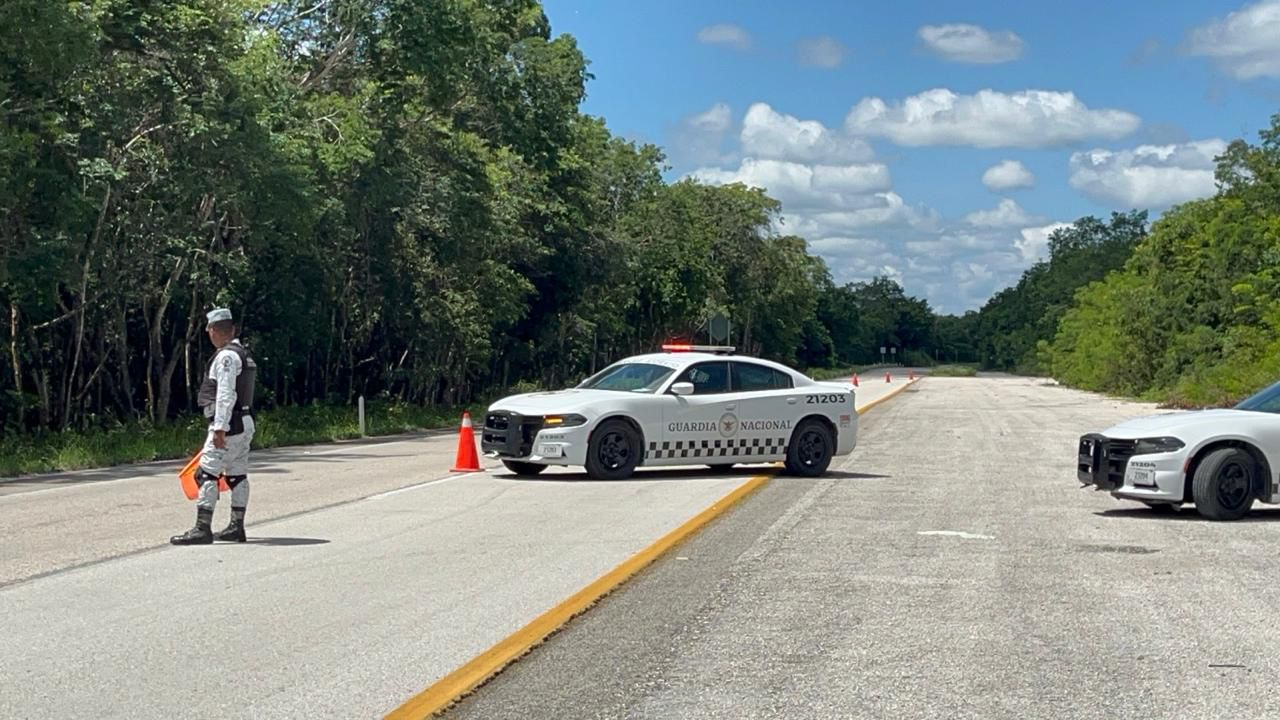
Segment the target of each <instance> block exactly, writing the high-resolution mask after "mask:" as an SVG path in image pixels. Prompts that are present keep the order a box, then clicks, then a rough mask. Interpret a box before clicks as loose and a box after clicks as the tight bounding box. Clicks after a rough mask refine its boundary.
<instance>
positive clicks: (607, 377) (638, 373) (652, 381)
mask: <svg viewBox="0 0 1280 720" xmlns="http://www.w3.org/2000/svg"><path fill="white" fill-rule="evenodd" d="M673 372H675V370H674V369H672V368H669V367H664V366H662V365H650V364H649V363H622V364H621V365H614V366H613V367H609V368H605V369H604V370H602V371H601V372H599V373H597V374H596V375H594V376H593V377H589V378H587V379H586V380H584V381H583V382H582V384H581V385H579V386H578V387H579V388H582V389H584V390H617V391H618V392H634V393H652V392H656V391H657V390H658V388H659V387H661V386H662V383H663V381H664V380H666V379H667V378H668V377H670V376H671V373H673Z"/></svg>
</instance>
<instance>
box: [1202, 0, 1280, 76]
mask: <svg viewBox="0 0 1280 720" xmlns="http://www.w3.org/2000/svg"><path fill="white" fill-rule="evenodd" d="M1188 51H1189V52H1190V53H1191V54H1192V55H1199V56H1203V57H1210V58H1213V59H1214V60H1215V61H1216V62H1217V63H1218V66H1219V67H1221V68H1222V69H1223V71H1225V72H1226V73H1228V74H1229V75H1231V76H1233V77H1235V78H1237V79H1239V80H1251V79H1253V78H1260V77H1280V0H1260V1H1259V2H1255V3H1252V4H1249V5H1245V6H1244V7H1242V8H1240V9H1239V10H1236V11H1234V12H1232V13H1229V14H1228V15H1227V16H1226V18H1224V19H1220V20H1219V19H1215V20H1212V21H1210V22H1208V23H1206V24H1205V25H1202V26H1200V27H1198V28H1196V29H1195V30H1193V31H1192V32H1191V37H1190V39H1189V41H1188Z"/></svg>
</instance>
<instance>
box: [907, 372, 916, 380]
mask: <svg viewBox="0 0 1280 720" xmlns="http://www.w3.org/2000/svg"><path fill="white" fill-rule="evenodd" d="M907 379H908V380H915V379H916V371H915V370H908V371H907Z"/></svg>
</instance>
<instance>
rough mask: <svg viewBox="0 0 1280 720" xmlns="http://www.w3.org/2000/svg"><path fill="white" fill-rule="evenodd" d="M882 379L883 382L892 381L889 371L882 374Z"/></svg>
mask: <svg viewBox="0 0 1280 720" xmlns="http://www.w3.org/2000/svg"><path fill="white" fill-rule="evenodd" d="M884 381H885V382H893V378H891V377H889V373H888V372H886V373H885V374H884Z"/></svg>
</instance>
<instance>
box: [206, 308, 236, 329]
mask: <svg viewBox="0 0 1280 720" xmlns="http://www.w3.org/2000/svg"><path fill="white" fill-rule="evenodd" d="M205 318H206V319H207V320H208V321H209V322H208V324H209V325H212V324H214V323H216V322H218V321H220V320H230V319H231V311H230V310H229V309H227V308H218V309H216V310H210V311H209V312H208V313H207V314H206V315H205Z"/></svg>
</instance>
